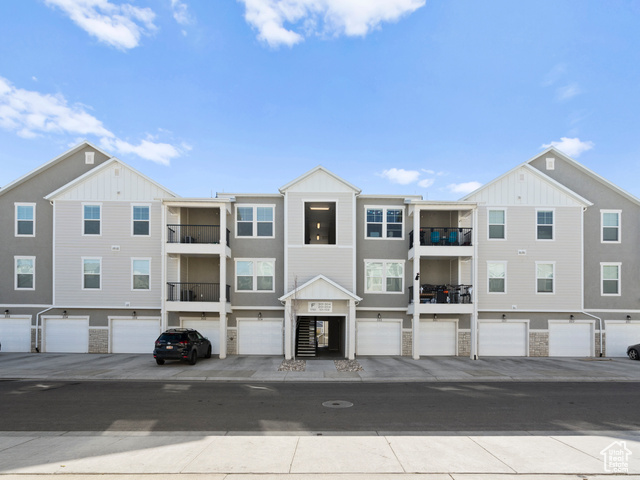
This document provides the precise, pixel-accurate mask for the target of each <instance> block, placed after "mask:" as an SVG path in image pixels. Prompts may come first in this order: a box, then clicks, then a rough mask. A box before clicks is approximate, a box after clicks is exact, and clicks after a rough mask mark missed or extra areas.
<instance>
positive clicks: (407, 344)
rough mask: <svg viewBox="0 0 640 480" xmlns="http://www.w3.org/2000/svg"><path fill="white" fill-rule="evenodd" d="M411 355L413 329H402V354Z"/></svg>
mask: <svg viewBox="0 0 640 480" xmlns="http://www.w3.org/2000/svg"><path fill="white" fill-rule="evenodd" d="M412 355H413V331H412V330H411V329H405V330H402V356H403V357H410V356H412Z"/></svg>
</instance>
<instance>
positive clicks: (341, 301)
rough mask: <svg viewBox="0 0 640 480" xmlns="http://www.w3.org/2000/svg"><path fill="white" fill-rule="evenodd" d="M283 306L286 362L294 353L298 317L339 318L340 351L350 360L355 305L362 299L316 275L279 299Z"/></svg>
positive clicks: (354, 342)
mask: <svg viewBox="0 0 640 480" xmlns="http://www.w3.org/2000/svg"><path fill="white" fill-rule="evenodd" d="M279 300H280V301H281V302H282V303H283V304H284V356H285V359H287V360H289V359H291V358H293V354H294V352H295V340H296V326H297V321H298V318H301V317H309V316H317V317H330V318H331V317H342V318H344V319H345V321H344V324H345V335H344V345H343V347H342V351H344V353H345V357H346V358H348V359H350V360H353V359H354V358H355V353H356V335H355V334H356V305H357V304H358V303H359V302H360V301H361V300H362V299H361V298H360V297H358V296H357V295H355V294H354V293H352V292H350V291H348V290H347V289H345V288H344V287H342V286H340V285H338V284H337V283H335V282H334V281H332V280H330V279H328V278H327V277H325V276H324V275H318V276H316V277H314V278H312V279H311V280H309V281H308V282H306V283H305V284H304V285H301V286H299V287H297V288H295V289H294V290H292V291H290V292H289V293H287V294H286V295H284V296H282V297H280V299H279Z"/></svg>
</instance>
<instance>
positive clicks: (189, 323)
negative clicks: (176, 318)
mask: <svg viewBox="0 0 640 480" xmlns="http://www.w3.org/2000/svg"><path fill="white" fill-rule="evenodd" d="M182 326H183V327H184V328H193V329H195V330H197V331H198V332H200V334H201V335H202V336H203V337H207V338H208V339H209V341H210V342H211V353H213V354H216V355H218V354H220V321H218V320H215V321H213V320H183V321H182Z"/></svg>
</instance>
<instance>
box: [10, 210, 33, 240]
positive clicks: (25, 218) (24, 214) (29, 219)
mask: <svg viewBox="0 0 640 480" xmlns="http://www.w3.org/2000/svg"><path fill="white" fill-rule="evenodd" d="M15 234H16V237H33V236H35V234H36V206H35V204H27V203H17V204H16V233H15Z"/></svg>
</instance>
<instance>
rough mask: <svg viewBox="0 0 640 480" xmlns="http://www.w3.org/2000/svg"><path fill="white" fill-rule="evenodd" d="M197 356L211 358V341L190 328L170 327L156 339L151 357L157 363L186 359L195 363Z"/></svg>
mask: <svg viewBox="0 0 640 480" xmlns="http://www.w3.org/2000/svg"><path fill="white" fill-rule="evenodd" d="M198 357H204V358H211V342H210V341H209V340H208V339H207V338H205V337H203V336H202V335H201V334H200V332H198V331H197V330H194V329H192V328H170V329H169V330H167V331H165V332H163V333H162V334H161V335H160V336H159V337H158V339H157V340H156V345H155V348H154V350H153V358H155V359H156V363H157V364H158V365H164V362H165V360H186V361H187V362H189V364H190V365H195V364H196V363H197V361H198Z"/></svg>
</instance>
